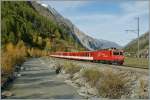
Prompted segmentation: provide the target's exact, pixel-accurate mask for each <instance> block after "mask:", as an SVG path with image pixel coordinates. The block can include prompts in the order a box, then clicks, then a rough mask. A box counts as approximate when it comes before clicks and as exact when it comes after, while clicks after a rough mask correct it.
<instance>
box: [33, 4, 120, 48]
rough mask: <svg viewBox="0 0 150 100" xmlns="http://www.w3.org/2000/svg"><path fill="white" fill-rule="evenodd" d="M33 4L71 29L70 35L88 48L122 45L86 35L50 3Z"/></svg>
mask: <svg viewBox="0 0 150 100" xmlns="http://www.w3.org/2000/svg"><path fill="white" fill-rule="evenodd" d="M31 5H32V6H33V7H34V9H36V11H37V12H39V13H40V14H41V15H43V16H45V17H47V18H48V19H53V20H55V21H56V22H57V23H58V25H59V26H60V27H63V28H65V29H66V28H67V29H69V30H70V31H69V32H68V33H69V34H68V35H71V36H73V37H74V39H75V40H76V41H78V43H79V44H82V45H83V46H84V47H85V48H86V49H88V50H97V49H104V48H110V47H116V48H120V46H119V45H118V44H116V43H114V42H111V41H107V40H102V39H95V38H93V37H90V36H88V35H86V34H85V33H84V32H82V31H81V30H80V29H79V28H77V27H76V26H75V25H74V24H73V23H72V22H71V21H70V20H69V19H67V18H64V17H63V16H62V15H61V14H60V13H58V12H57V11H56V10H55V9H54V8H52V7H51V6H49V5H47V6H46V7H45V6H43V5H46V4H41V3H37V2H31Z"/></svg>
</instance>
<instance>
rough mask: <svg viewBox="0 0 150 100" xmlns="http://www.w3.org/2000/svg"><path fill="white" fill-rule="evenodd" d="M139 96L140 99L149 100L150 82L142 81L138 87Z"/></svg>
mask: <svg viewBox="0 0 150 100" xmlns="http://www.w3.org/2000/svg"><path fill="white" fill-rule="evenodd" d="M137 96H138V98H140V99H146V98H148V80H147V81H146V80H144V79H140V80H139V82H138V86H137Z"/></svg>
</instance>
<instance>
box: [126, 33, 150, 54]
mask: <svg viewBox="0 0 150 100" xmlns="http://www.w3.org/2000/svg"><path fill="white" fill-rule="evenodd" d="M137 42H138V40H137V39H134V40H133V41H131V42H130V43H128V44H127V45H126V46H125V47H124V49H125V51H127V52H133V53H137ZM139 42H140V54H145V53H147V52H148V49H149V33H148V32H146V33H145V34H143V35H141V36H140V38H139Z"/></svg>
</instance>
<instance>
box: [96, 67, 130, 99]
mask: <svg viewBox="0 0 150 100" xmlns="http://www.w3.org/2000/svg"><path fill="white" fill-rule="evenodd" d="M103 73H104V77H101V79H100V81H99V82H98V84H97V89H98V91H99V95H101V96H102V97H108V98H112V99H117V98H121V96H122V95H126V94H128V93H129V92H130V90H129V85H127V84H128V82H129V79H127V78H126V79H125V78H124V77H123V76H122V75H120V74H118V73H115V72H113V71H112V70H107V71H104V72H103Z"/></svg>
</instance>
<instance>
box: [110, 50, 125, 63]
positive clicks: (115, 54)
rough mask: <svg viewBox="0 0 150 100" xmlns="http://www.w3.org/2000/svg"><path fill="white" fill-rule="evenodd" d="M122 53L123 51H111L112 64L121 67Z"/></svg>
mask: <svg viewBox="0 0 150 100" xmlns="http://www.w3.org/2000/svg"><path fill="white" fill-rule="evenodd" d="M123 53H124V51H123V50H112V59H113V62H114V63H117V64H119V65H122V64H123V63H124V59H125V57H124V54H123Z"/></svg>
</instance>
